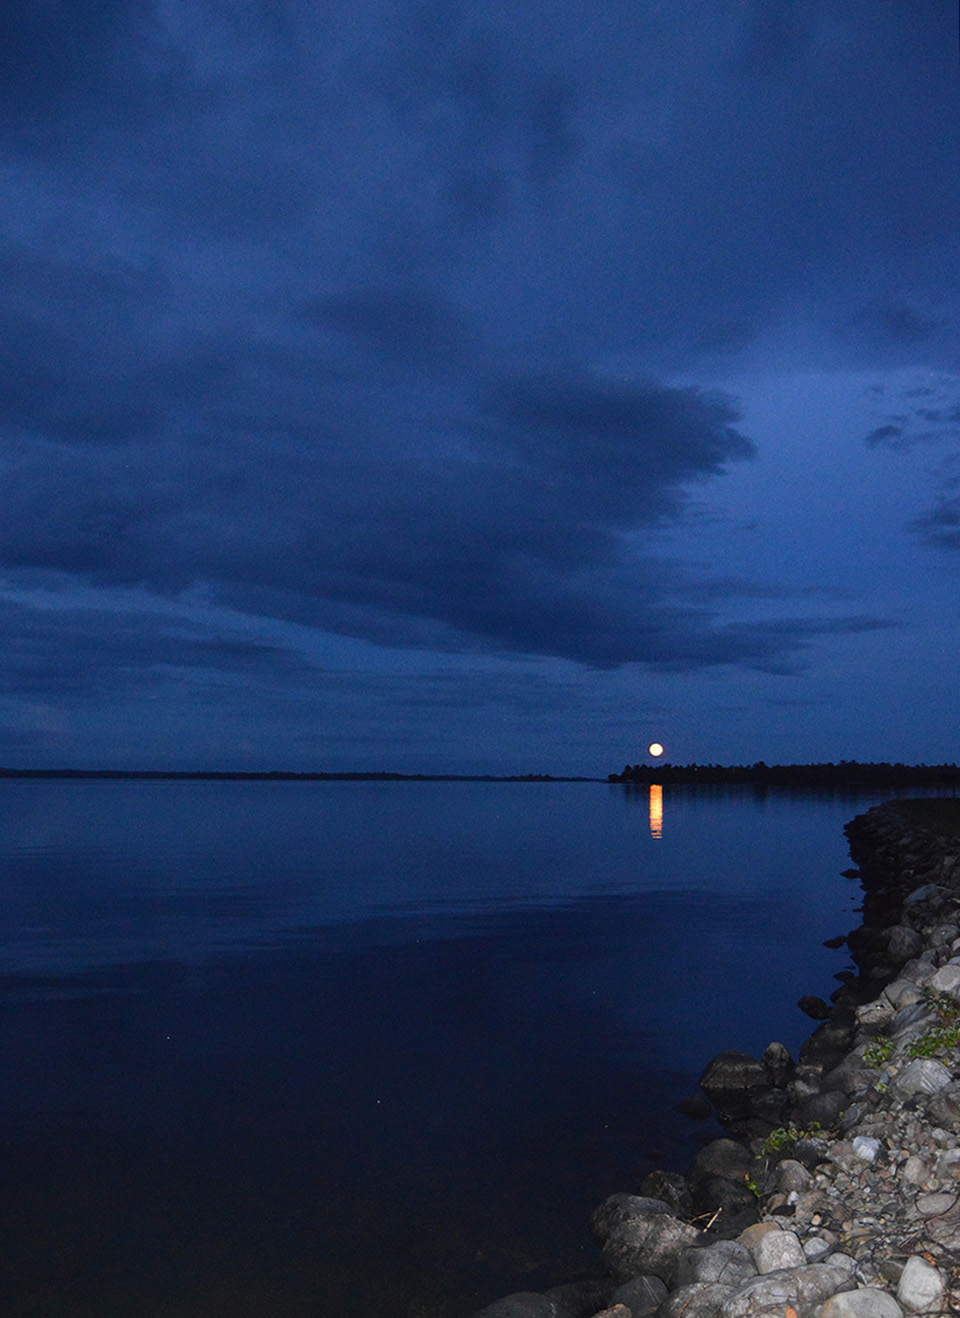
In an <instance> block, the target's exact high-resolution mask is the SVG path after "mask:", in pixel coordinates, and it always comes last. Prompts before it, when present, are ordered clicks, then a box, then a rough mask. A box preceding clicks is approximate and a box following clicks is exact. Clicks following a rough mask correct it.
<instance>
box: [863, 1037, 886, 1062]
mask: <svg viewBox="0 0 960 1318" xmlns="http://www.w3.org/2000/svg"><path fill="white" fill-rule="evenodd" d="M892 1056H893V1040H892V1039H876V1040H875V1041H874V1042H873V1043H871V1044H868V1045H867V1047H866V1048H864V1050H863V1060H864V1061H865V1062H866V1064H867V1066H876V1067H878V1068H879V1067H881V1066H886V1064H887V1062H889V1060H890V1058H891V1057H892Z"/></svg>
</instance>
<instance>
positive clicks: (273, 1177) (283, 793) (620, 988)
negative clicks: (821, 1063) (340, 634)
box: [0, 781, 873, 1318]
mask: <svg viewBox="0 0 960 1318" xmlns="http://www.w3.org/2000/svg"><path fill="white" fill-rule="evenodd" d="M872 799H873V798H868V799H866V800H864V801H856V800H852V799H850V798H847V799H846V800H837V799H817V798H815V797H811V796H802V797H779V798H774V797H770V798H767V799H766V800H762V799H758V798H756V797H753V796H751V795H750V794H749V793H746V794H739V795H713V796H704V795H698V794H696V793H692V792H689V791H688V792H683V791H677V792H675V793H673V794H671V793H670V792H669V791H668V792H667V793H666V794H665V798H664V801H663V818H662V823H661V821H660V819H659V818H658V812H657V811H656V810H654V812H653V814H651V802H650V799H649V795H648V793H647V792H646V791H645V790H644V791H643V792H641V793H639V794H630V793H629V792H628V791H627V790H625V789H624V788H623V787H619V786H617V787H611V786H608V785H606V784H589V783H583V784H498V783H488V784H480V783H382V784H381V783H228V782H225V783H217V782H211V783H178V782H160V783H137V782H117V783H111V782H94V783H82V782H73V783H49V782H42V781H38V782H9V781H8V782H2V783H0V820H2V835H0V836H2V841H0V1169H2V1174H0V1250H2V1264H3V1266H2V1271H0V1312H2V1313H3V1314H4V1315H8V1316H11V1318H19V1315H28V1314H29V1315H38V1316H41V1315H42V1318H61V1315H63V1316H66V1315H70V1316H71V1318H74V1316H76V1318H80V1316H83V1318H101V1315H103V1316H106V1315H117V1318H120V1316H121V1315H122V1318H131V1316H132V1315H133V1316H139V1315H145V1316H148V1318H153V1316H154V1315H157V1316H160V1315H162V1316H163V1318H173V1316H174V1315H176V1316H177V1318H212V1316H213V1315H224V1318H226V1315H229V1316H230V1318H252V1316H253V1315H257V1316H262V1318H266V1316H267V1315H269V1316H270V1318H292V1316H294V1315H295V1316H296V1318H300V1316H301V1315H321V1314H334V1313H336V1314H337V1315H341V1316H342V1318H353V1316H354V1315H357V1316H358V1315H360V1314H364V1315H369V1314H373V1313H376V1314H383V1315H388V1316H389V1315H397V1316H398V1318H427V1315H434V1316H436V1318H440V1316H443V1318H458V1315H462V1314H465V1313H468V1312H469V1311H470V1310H471V1309H472V1308H474V1307H477V1306H479V1305H480V1304H482V1303H485V1302H488V1301H489V1300H491V1299H493V1298H496V1297H497V1296H498V1295H499V1294H502V1293H505V1292H506V1291H509V1290H518V1289H536V1288H538V1287H540V1286H546V1285H550V1284H553V1283H555V1282H557V1281H559V1280H563V1279H565V1278H566V1277H569V1276H571V1275H576V1274H577V1273H578V1271H582V1270H583V1269H587V1270H589V1269H590V1268H591V1267H593V1265H594V1263H595V1257H596V1256H595V1254H594V1251H593V1247H592V1245H591V1244H590V1242H589V1239H588V1233H587V1229H586V1220H587V1217H588V1215H589V1212H590V1210H591V1209H592V1207H593V1206H594V1205H595V1204H596V1203H597V1202H598V1201H599V1200H600V1199H601V1198H602V1197H603V1196H604V1195H606V1194H607V1193H608V1192H610V1191H611V1190H614V1189H625V1188H626V1189H631V1188H633V1189H635V1188H637V1186H638V1184H639V1179H640V1178H641V1177H642V1175H643V1174H644V1173H645V1171H647V1170H649V1169H650V1168H652V1167H654V1166H664V1167H672V1168H677V1169H682V1168H683V1167H685V1166H686V1164H687V1163H688V1162H689V1160H690V1158H691V1157H692V1156H693V1153H694V1152H695V1150H696V1147H697V1140H698V1139H702V1138H704V1137H705V1135H709V1134H712V1133H716V1132H715V1131H714V1130H713V1128H712V1127H707V1128H704V1127H702V1126H697V1125H696V1124H694V1123H690V1122H688V1121H687V1120H685V1119H684V1118H682V1117H680V1116H679V1115H678V1114H677V1113H676V1112H675V1111H674V1110H673V1104H674V1103H675V1102H676V1101H677V1100H678V1099H679V1098H681V1097H683V1096H685V1095H686V1094H688V1093H690V1092H692V1090H693V1089H694V1088H695V1087H696V1081H697V1077H698V1075H699V1073H700V1071H701V1070H702V1068H703V1065H704V1063H705V1062H706V1061H707V1060H708V1058H709V1057H710V1056H711V1055H712V1054H713V1053H714V1052H716V1051H718V1050H719V1049H720V1048H722V1047H742V1048H746V1049H748V1050H750V1051H754V1052H756V1051H760V1050H762V1049H763V1048H764V1047H765V1046H766V1045H767V1043H769V1042H770V1041H771V1040H772V1039H775V1038H776V1039H781V1040H782V1041H783V1042H785V1043H786V1044H787V1045H788V1046H789V1047H791V1048H793V1049H795V1048H797V1047H798V1046H799V1044H800V1043H801V1042H802V1040H803V1039H804V1038H805V1037H806V1036H807V1035H808V1034H809V1032H810V1030H811V1028H812V1025H811V1023H810V1022H809V1021H808V1020H807V1019H806V1018H805V1017H804V1016H803V1015H802V1014H801V1013H800V1012H799V1011H798V1010H797V1008H796V1005H795V1004H796V1001H797V999H798V997H799V996H800V995H801V994H803V993H819V994H821V995H823V996H828V995H829V993H830V992H831V991H832V989H833V988H834V987H835V982H834V980H833V978H832V976H833V975H834V973H835V972H836V971H838V970H840V969H842V968H843V966H844V965H845V964H846V963H845V960H844V954H843V953H842V952H830V951H828V950H826V949H824V948H823V946H822V943H823V940H824V939H826V938H829V937H831V936H832V935H835V934H837V933H843V932H846V931H847V930H848V929H849V928H851V927H852V926H853V925H855V924H856V923H858V921H857V916H856V914H855V913H854V907H855V906H856V905H857V903H858V898H859V890H858V888H857V887H856V885H855V884H852V883H851V882H850V881H849V880H846V879H844V878H841V877H840V874H839V872H840V870H842V869H844V868H846V867H847V866H848V865H849V857H848V854H847V850H846V844H845V840H844V837H843V833H842V825H843V823H844V822H845V821H846V820H847V819H850V818H851V817H852V816H853V815H854V814H857V813H858V812H859V811H860V810H861V809H863V808H865V806H866V805H868V804H870V803H872ZM657 832H662V836H660V837H656V836H653V834H654V833H657Z"/></svg>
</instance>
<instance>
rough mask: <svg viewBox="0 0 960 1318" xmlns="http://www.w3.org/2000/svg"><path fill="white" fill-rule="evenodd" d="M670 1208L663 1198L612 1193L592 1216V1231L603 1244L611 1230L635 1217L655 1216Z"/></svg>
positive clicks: (599, 1243)
mask: <svg viewBox="0 0 960 1318" xmlns="http://www.w3.org/2000/svg"><path fill="white" fill-rule="evenodd" d="M669 1211H670V1209H669V1207H668V1205H667V1204H665V1203H664V1202H663V1201H662V1200H661V1199H648V1198H647V1197H646V1196H645V1195H639V1194H624V1193H618V1194H611V1195H608V1197H607V1198H606V1199H604V1201H603V1203H602V1204H601V1205H600V1206H599V1208H597V1209H595V1210H594V1213H593V1216H592V1217H591V1218H590V1232H591V1234H592V1236H593V1238H594V1240H595V1241H596V1243H597V1244H598V1245H601V1246H602V1245H603V1243H604V1242H605V1241H606V1239H607V1237H608V1236H609V1235H610V1232H611V1231H612V1230H613V1229H614V1227H617V1226H619V1225H620V1223H621V1222H628V1221H630V1219H631V1218H634V1217H653V1216H655V1215H656V1214H657V1213H669Z"/></svg>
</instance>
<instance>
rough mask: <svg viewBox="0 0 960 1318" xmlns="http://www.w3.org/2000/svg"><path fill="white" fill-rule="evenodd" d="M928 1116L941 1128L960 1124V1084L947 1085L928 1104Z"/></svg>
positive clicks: (955, 1082)
mask: <svg viewBox="0 0 960 1318" xmlns="http://www.w3.org/2000/svg"><path fill="white" fill-rule="evenodd" d="M927 1115H928V1116H929V1117H932V1119H933V1120H934V1121H935V1122H936V1123H937V1125H939V1126H947V1127H950V1126H956V1125H958V1124H960V1082H957V1081H954V1082H953V1083H952V1084H949V1085H945V1086H944V1087H943V1089H941V1090H940V1091H939V1093H937V1094H935V1095H934V1096H933V1098H931V1100H930V1102H929V1103H928V1104H927Z"/></svg>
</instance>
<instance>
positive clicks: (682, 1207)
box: [640, 1171, 693, 1217]
mask: <svg viewBox="0 0 960 1318" xmlns="http://www.w3.org/2000/svg"><path fill="white" fill-rule="evenodd" d="M640 1192H641V1194H644V1195H646V1196H647V1197H648V1198H650V1199H659V1200H661V1202H662V1203H665V1204H666V1205H667V1206H668V1207H669V1209H670V1212H671V1213H673V1215H674V1216H675V1217H686V1216H687V1215H688V1214H689V1213H692V1212H693V1196H692V1195H691V1194H690V1187H689V1185H687V1178H686V1177H685V1176H681V1175H680V1173H679V1172H662V1171H656V1172H650V1173H648V1175H647V1176H645V1177H644V1179H643V1184H642V1185H641V1186H640Z"/></svg>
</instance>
